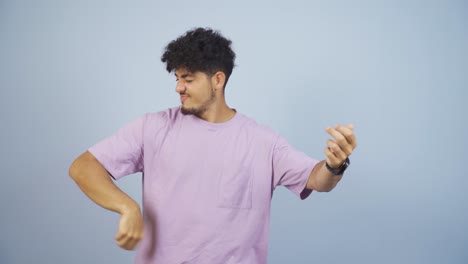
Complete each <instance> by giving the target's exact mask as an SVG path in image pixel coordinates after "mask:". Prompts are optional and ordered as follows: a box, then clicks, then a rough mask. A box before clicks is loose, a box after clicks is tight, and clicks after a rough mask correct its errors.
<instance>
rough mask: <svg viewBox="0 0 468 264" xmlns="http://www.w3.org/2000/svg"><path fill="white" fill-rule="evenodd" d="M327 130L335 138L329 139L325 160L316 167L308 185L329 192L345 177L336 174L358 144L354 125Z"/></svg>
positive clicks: (309, 187) (338, 126)
mask: <svg viewBox="0 0 468 264" xmlns="http://www.w3.org/2000/svg"><path fill="white" fill-rule="evenodd" d="M326 131H327V133H328V134H330V135H331V136H332V137H333V139H329V140H328V141H327V146H326V147H325V149H324V152H325V160H322V161H321V162H319V163H318V164H317V165H316V166H315V167H314V169H313V170H312V172H311V173H310V175H309V180H308V181H307V185H306V188H307V189H310V190H315V191H318V192H329V191H331V190H333V188H335V186H336V185H337V184H338V182H339V181H340V180H341V178H342V177H343V175H335V174H336V172H339V171H340V170H341V169H342V167H343V166H346V165H345V163H346V161H347V159H348V157H349V156H350V155H351V154H352V152H353V150H354V149H355V148H356V146H357V142H356V137H355V136H354V127H353V125H346V126H342V125H337V126H335V127H334V128H332V127H327V128H326ZM326 164H328V167H329V168H327V166H326ZM330 170H331V171H333V172H335V174H333V173H332V172H331V171H330Z"/></svg>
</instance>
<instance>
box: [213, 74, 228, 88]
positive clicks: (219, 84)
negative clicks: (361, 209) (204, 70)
mask: <svg viewBox="0 0 468 264" xmlns="http://www.w3.org/2000/svg"><path fill="white" fill-rule="evenodd" d="M211 82H212V84H213V86H214V87H215V90H222V89H223V87H224V83H225V82H226V75H225V74H224V72H222V71H217V72H216V73H215V74H213V76H212V77H211Z"/></svg>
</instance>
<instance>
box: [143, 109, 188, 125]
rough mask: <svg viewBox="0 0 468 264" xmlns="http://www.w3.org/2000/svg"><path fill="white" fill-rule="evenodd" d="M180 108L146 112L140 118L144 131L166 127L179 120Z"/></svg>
mask: <svg viewBox="0 0 468 264" xmlns="http://www.w3.org/2000/svg"><path fill="white" fill-rule="evenodd" d="M180 115H181V113H180V107H172V108H168V109H165V110H162V111H159V112H147V113H145V114H144V115H143V116H142V117H141V118H142V119H143V122H144V126H145V128H146V129H154V128H162V127H167V126H170V125H171V124H173V123H174V122H176V121H177V120H178V119H180Z"/></svg>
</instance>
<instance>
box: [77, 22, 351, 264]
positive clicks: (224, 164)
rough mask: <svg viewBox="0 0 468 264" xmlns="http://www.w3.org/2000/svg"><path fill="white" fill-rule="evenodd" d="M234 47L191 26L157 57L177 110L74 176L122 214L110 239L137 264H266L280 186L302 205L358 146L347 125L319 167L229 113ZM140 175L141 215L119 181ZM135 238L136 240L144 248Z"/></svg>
mask: <svg viewBox="0 0 468 264" xmlns="http://www.w3.org/2000/svg"><path fill="white" fill-rule="evenodd" d="M234 59H235V54H234V52H233V51H232V49H231V41H229V40H227V39H226V38H224V37H223V36H222V35H221V34H220V33H218V32H215V31H213V30H211V29H203V28H197V29H194V30H191V31H188V32H186V33H185V34H184V35H182V36H181V37H179V38H178V39H176V40H174V41H172V42H171V43H169V44H168V45H167V47H166V49H165V52H164V54H163V55H162V61H163V62H165V63H166V65H167V70H168V71H169V72H174V73H175V77H176V79H177V85H176V92H177V93H179V95H180V101H181V106H179V107H175V108H171V109H167V110H165V111H162V112H158V113H147V114H145V115H143V116H141V117H139V118H138V119H136V120H134V121H133V122H131V123H129V124H128V125H126V126H124V127H123V128H121V129H120V130H119V131H118V132H117V133H115V134H114V135H112V136H110V137H108V138H106V139H104V140H103V141H101V142H99V143H97V144H96V145H94V146H92V147H91V148H89V149H88V151H86V152H85V153H83V154H82V155H81V156H80V157H78V158H77V159H76V160H75V161H74V162H73V164H72V165H71V167H70V176H71V177H72V178H73V179H74V180H75V181H76V183H77V184H78V186H79V187H80V188H81V190H82V191H83V192H84V193H85V194H86V195H87V196H88V197H89V198H91V199H92V200H93V201H94V202H96V203H97V204H99V205H100V206H102V207H104V208H106V209H109V210H112V211H115V212H117V213H119V214H120V215H121V217H120V222H119V228H118V232H117V235H116V237H115V239H116V241H117V244H118V245H119V246H121V247H122V248H124V249H127V250H131V249H134V248H136V246H137V244H138V251H137V255H136V259H135V262H136V263H203V264H211V263H213V264H218V263H226V264H228V263H266V262H267V248H268V245H267V244H268V231H269V222H270V221H269V220H270V219H269V218H270V203H271V198H272V194H273V191H274V189H275V187H276V186H278V185H283V186H286V187H287V188H288V189H289V190H291V191H292V192H294V193H295V194H296V195H297V196H298V197H300V198H301V199H305V198H306V197H307V196H309V195H310V193H311V192H312V190H315V191H319V192H323V191H325V192H328V191H330V190H332V189H333V188H334V187H335V186H336V184H337V183H338V181H339V180H340V179H341V177H342V176H341V175H342V174H343V172H344V170H345V169H346V167H347V165H348V163H349V159H348V156H349V155H351V153H352V151H353V149H354V148H355V147H356V139H355V136H354V133H353V127H352V125H347V126H336V127H335V128H327V129H326V131H327V132H328V133H329V134H330V135H331V136H332V137H333V139H330V140H328V142H327V146H326V147H325V150H324V152H325V160H323V161H320V162H318V161H317V160H315V159H312V158H310V157H308V156H306V155H305V154H304V153H302V152H299V151H297V150H295V149H294V148H293V147H291V146H290V145H289V144H288V143H287V141H286V140H285V139H284V138H283V137H281V136H280V135H278V134H277V133H275V132H274V131H272V130H271V129H269V128H267V127H265V126H261V125H259V124H257V123H256V122H255V121H254V120H252V119H250V118H248V117H246V116H244V115H243V114H241V113H238V112H237V111H236V110H235V109H233V108H230V107H228V105H227V104H226V101H225V98H224V89H225V88H226V83H227V82H228V79H229V76H230V75H231V72H232V69H233V67H234ZM136 172H142V173H143V177H142V179H143V214H142V213H141V211H140V207H139V205H138V204H137V203H136V202H135V201H134V200H132V199H131V198H130V197H129V196H127V195H126V194H125V193H123V192H122V191H121V190H120V189H119V188H118V187H117V186H116V185H115V184H114V183H113V181H112V180H111V179H110V177H109V176H111V177H112V178H114V179H115V180H117V179H119V178H121V177H123V176H126V175H129V174H132V173H136ZM140 240H141V241H140Z"/></svg>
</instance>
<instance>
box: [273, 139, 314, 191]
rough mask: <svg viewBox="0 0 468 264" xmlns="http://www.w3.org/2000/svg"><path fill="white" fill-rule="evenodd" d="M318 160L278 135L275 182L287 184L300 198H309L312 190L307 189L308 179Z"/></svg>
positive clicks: (274, 169)
mask: <svg viewBox="0 0 468 264" xmlns="http://www.w3.org/2000/svg"><path fill="white" fill-rule="evenodd" d="M317 163H318V161H317V160H315V159H313V158H311V157H309V156H307V155H306V154H305V153H303V152H300V151H298V150H296V149H295V148H293V147H292V146H291V145H290V144H289V143H288V142H287V141H286V139H284V138H283V137H281V136H278V139H277V141H276V144H275V147H274V150H273V183H274V187H276V186H278V185H282V186H285V187H286V188H288V189H289V190H290V191H292V192H293V193H294V194H296V195H297V196H298V197H299V198H300V199H302V200H303V199H305V198H307V197H308V196H309V195H310V194H311V193H312V190H309V189H306V185H307V181H308V179H309V175H310V173H311V172H312V169H313V168H314V167H315V165H316V164H317Z"/></svg>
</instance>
